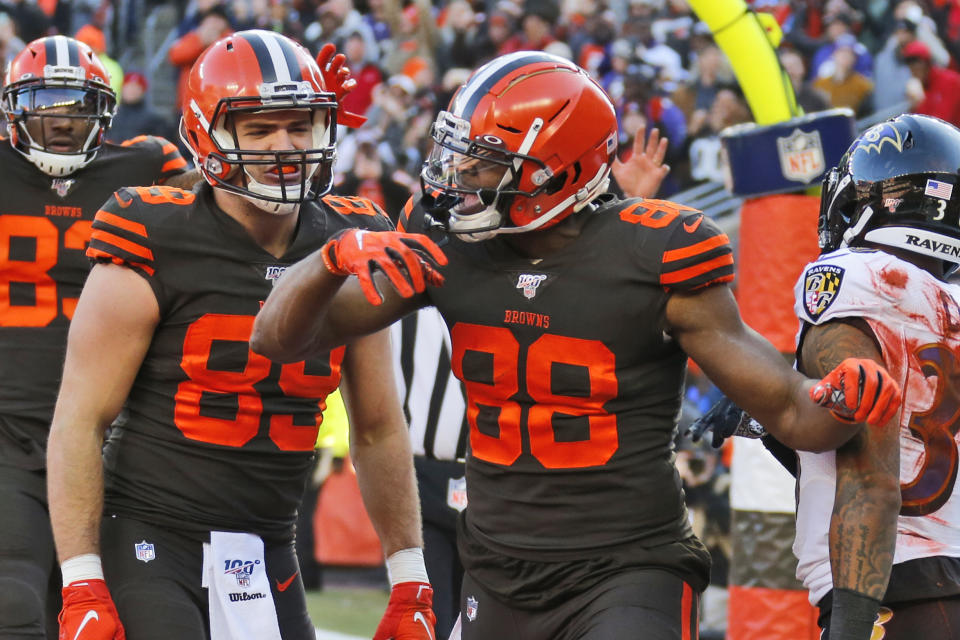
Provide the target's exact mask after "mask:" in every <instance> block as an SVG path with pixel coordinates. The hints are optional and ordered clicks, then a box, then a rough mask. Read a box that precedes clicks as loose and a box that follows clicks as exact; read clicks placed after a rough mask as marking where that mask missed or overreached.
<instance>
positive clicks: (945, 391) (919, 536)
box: [794, 115, 960, 640]
mask: <svg viewBox="0 0 960 640" xmlns="http://www.w3.org/2000/svg"><path fill="white" fill-rule="evenodd" d="M958 168H960V130H958V129H957V128H956V127H954V126H953V125H950V124H947V123H946V122H943V121H941V120H938V119H936V118H931V117H928V116H922V115H903V116H898V117H896V118H894V119H892V120H889V121H887V122H884V123H881V124H878V125H875V126H874V127H872V128H870V129H868V130H867V131H866V132H865V133H863V134H862V135H861V136H860V137H859V138H857V139H856V140H855V141H854V142H853V144H852V145H851V146H850V148H849V150H848V151H847V153H846V155H845V156H844V157H843V158H842V159H841V161H840V164H839V165H838V166H837V168H836V169H834V170H832V171H831V172H830V173H829V174H828V175H827V177H826V179H825V181H824V189H823V195H822V205H821V210H820V222H819V232H820V246H821V248H822V249H823V252H824V255H822V256H821V257H820V258H819V259H818V260H817V261H815V262H812V263H811V264H809V265H808V266H807V267H806V269H805V270H804V272H803V273H802V275H801V277H800V279H799V281H798V282H797V286H796V312H797V315H798V317H799V318H800V319H801V321H802V322H801V330H800V334H799V342H798V351H797V353H798V355H799V359H798V364H799V366H800V368H801V370H802V371H804V372H806V373H807V374H809V375H812V376H817V375H822V374H823V373H824V372H826V371H829V370H830V369H831V368H832V367H833V366H835V365H836V364H837V363H838V362H840V361H841V360H843V359H844V358H847V357H859V358H870V359H872V360H874V361H875V362H877V363H878V364H881V365H883V366H885V367H886V368H887V369H888V370H889V371H890V373H891V375H893V377H894V378H895V379H896V380H897V382H898V383H899V384H900V386H901V388H902V389H903V398H902V405H901V411H900V413H899V415H898V417H897V420H894V421H891V424H890V425H889V428H886V429H867V430H863V431H861V432H859V433H857V435H855V436H854V438H853V439H851V440H850V441H849V442H848V443H846V444H845V445H843V446H842V447H840V448H839V449H837V451H836V452H829V453H819V454H814V453H805V452H800V454H799V462H800V464H799V468H800V475H799V487H800V493H799V503H798V508H797V537H796V541H795V544H794V552H795V553H796V554H797V558H798V560H799V565H798V570H797V575H798V577H799V578H801V579H802V580H803V582H804V585H805V586H806V587H807V588H808V589H809V590H810V602H811V603H813V604H815V605H817V604H818V605H819V606H820V612H821V615H820V624H821V626H822V627H823V628H824V629H825V630H829V638H830V640H870V639H871V638H885V639H886V640H907V639H912V638H937V639H938V640H950V639H955V638H960V497H958V496H957V495H956V480H957V468H958V458H960V456H958V442H960V440H958V435H957V434H958V431H960V421H958V416H960V377H958V376H960V287H958V286H957V285H956V284H949V283H948V282H946V276H947V275H948V274H949V273H950V272H952V271H954V270H955V269H956V267H957V265H958V264H960V180H958V176H957V170H958ZM881 604H882V608H881ZM878 610H879V611H880V614H879V615H878ZM826 637H827V634H826V633H825V634H824V638H826Z"/></svg>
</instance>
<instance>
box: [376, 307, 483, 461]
mask: <svg viewBox="0 0 960 640" xmlns="http://www.w3.org/2000/svg"><path fill="white" fill-rule="evenodd" d="M390 338H391V341H392V343H393V354H394V358H393V362H394V367H395V377H396V379H397V386H398V390H399V393H400V398H401V400H402V402H403V411H404V413H405V414H406V418H407V423H408V424H409V425H410V445H411V447H412V448H413V454H414V455H415V456H426V457H427V458H433V459H436V460H463V458H464V456H465V454H466V447H467V438H468V437H469V435H468V434H469V430H468V426H467V419H466V401H465V399H464V392H463V385H462V384H461V383H460V381H459V380H457V378H456V377H455V376H454V375H453V373H452V372H451V369H450V334H449V332H448V331H447V326H446V325H445V324H444V322H443V319H442V318H441V317H440V313H439V312H438V311H437V310H436V309H435V308H434V307H427V308H425V309H420V310H419V311H417V312H415V313H411V314H410V315H408V316H407V317H405V318H403V319H402V320H400V321H398V322H396V323H395V324H394V325H393V326H392V327H390Z"/></svg>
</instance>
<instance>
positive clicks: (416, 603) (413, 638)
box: [373, 582, 437, 640]
mask: <svg viewBox="0 0 960 640" xmlns="http://www.w3.org/2000/svg"><path fill="white" fill-rule="evenodd" d="M436 622H437V618H436V616H434V615H433V588H432V587H431V586H430V585H429V584H427V583H425V582H401V583H399V584H396V585H394V586H393V589H391V590H390V600H389V601H388V602H387V610H386V611H385V612H384V614H383V618H382V619H381V620H380V624H379V625H378V626H377V632H376V633H375V634H373V640H437V636H436V632H435V631H434V625H436Z"/></svg>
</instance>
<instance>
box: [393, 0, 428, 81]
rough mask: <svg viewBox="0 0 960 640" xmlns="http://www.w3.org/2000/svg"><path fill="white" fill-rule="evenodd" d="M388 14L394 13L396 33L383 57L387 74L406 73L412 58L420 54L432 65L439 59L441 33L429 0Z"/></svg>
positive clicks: (420, 56)
mask: <svg viewBox="0 0 960 640" xmlns="http://www.w3.org/2000/svg"><path fill="white" fill-rule="evenodd" d="M388 15H393V16H394V21H393V22H391V24H390V29H391V32H392V34H393V36H392V37H391V46H390V47H389V48H387V47H386V46H385V47H384V49H385V53H384V55H383V56H382V57H381V60H380V63H381V66H382V67H383V69H384V71H385V72H386V73H387V74H388V75H390V74H394V73H403V69H404V67H405V66H406V64H407V62H408V61H410V60H411V59H412V58H420V59H422V60H423V61H426V62H427V64H428V65H430V67H431V68H432V67H433V65H434V64H435V63H436V61H437V51H438V47H439V46H440V42H441V37H440V30H439V29H438V27H437V23H436V20H434V18H433V13H432V11H431V8H430V5H429V4H427V3H426V0H420V2H414V3H413V4H411V5H408V6H407V8H406V9H404V10H403V11H401V12H399V13H396V14H388Z"/></svg>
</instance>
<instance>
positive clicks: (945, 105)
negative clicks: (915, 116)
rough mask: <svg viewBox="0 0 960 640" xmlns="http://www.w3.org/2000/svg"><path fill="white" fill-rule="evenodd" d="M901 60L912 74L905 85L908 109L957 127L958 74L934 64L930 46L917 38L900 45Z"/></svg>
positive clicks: (959, 109)
mask: <svg viewBox="0 0 960 640" xmlns="http://www.w3.org/2000/svg"><path fill="white" fill-rule="evenodd" d="M903 59H904V60H906V62H907V66H909V67H910V73H911V75H912V76H913V77H912V78H910V80H909V81H908V82H907V87H906V94H907V100H908V101H909V102H910V106H911V109H910V110H911V111H912V112H913V113H923V114H926V115H928V116H936V117H937V118H940V119H941V120H946V121H947V122H949V123H951V124H954V125H958V126H960V74H958V73H957V72H956V71H953V70H951V69H942V68H940V67H935V66H933V63H932V62H931V59H930V49H929V47H927V45H926V44H924V43H923V42H920V41H919V40H914V41H913V42H910V43H908V44H906V45H905V46H904V47H903Z"/></svg>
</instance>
